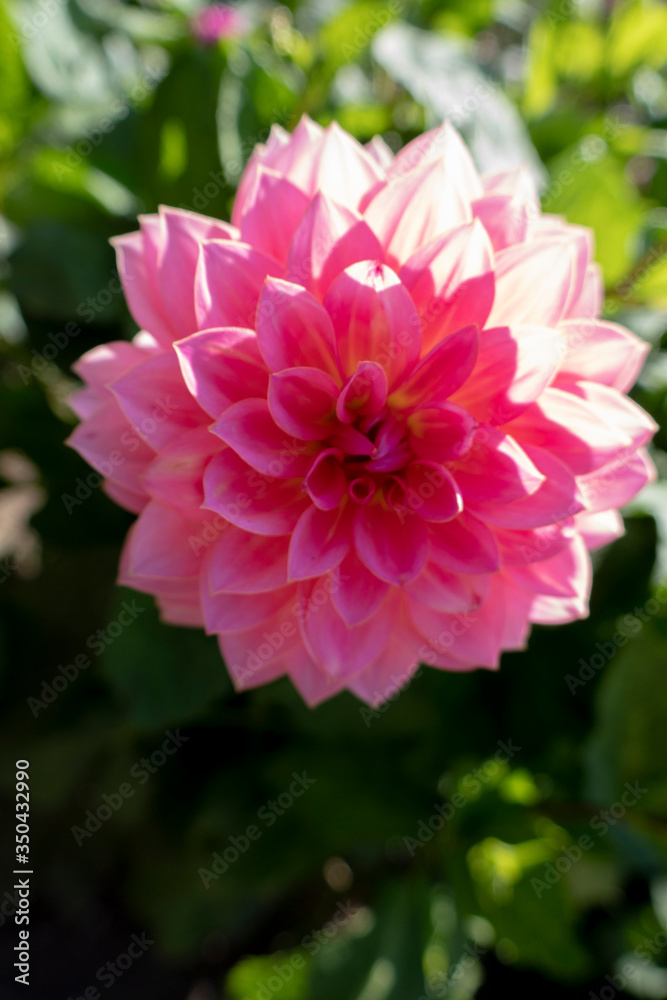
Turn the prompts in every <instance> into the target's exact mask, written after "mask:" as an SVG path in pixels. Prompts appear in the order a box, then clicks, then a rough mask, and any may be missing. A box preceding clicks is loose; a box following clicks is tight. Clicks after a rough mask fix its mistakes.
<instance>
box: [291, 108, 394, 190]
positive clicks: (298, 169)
mask: <svg viewBox="0 0 667 1000" xmlns="http://www.w3.org/2000/svg"><path fill="white" fill-rule="evenodd" d="M302 121H303V119H302ZM310 125H312V122H311V123H310ZM300 128H301V124H300V125H299V126H298V128H297V129H296V130H295V132H294V137H293V141H294V138H296V133H297V131H298V130H299V129H300ZM275 169H276V170H280V171H284V172H285V173H286V175H287V177H288V178H289V180H290V181H291V182H292V183H293V184H296V185H297V187H300V188H301V190H302V191H304V192H305V193H306V194H307V195H308V197H309V198H312V197H314V196H315V195H316V194H317V192H318V191H322V192H323V193H324V194H325V195H327V196H328V197H329V198H333V199H335V200H336V201H339V202H341V204H344V205H350V206H351V207H352V208H355V209H356V208H358V207H359V205H360V203H361V202H362V200H363V198H364V195H365V194H366V193H367V192H368V191H369V190H371V189H372V188H374V187H375V185H376V184H377V183H378V181H380V180H382V177H383V171H382V170H381V169H380V167H378V166H377V164H376V162H375V160H374V158H373V157H372V156H370V155H369V154H368V152H367V151H366V150H365V149H364V147H363V146H361V145H360V144H359V143H358V142H357V141H356V140H355V139H353V138H352V136H351V135H349V134H348V133H347V132H345V131H343V129H342V128H341V127H340V125H339V124H338V122H335V121H334V122H331V124H330V125H327V127H326V128H325V129H324V132H323V133H321V134H320V136H319V137H318V141H316V142H313V141H312V138H310V141H309V142H308V150H307V153H306V154H304V155H298V154H296V155H294V156H293V157H291V158H290V162H289V166H288V167H287V169H286V166H285V160H282V161H281V162H278V163H276V164H275Z"/></svg>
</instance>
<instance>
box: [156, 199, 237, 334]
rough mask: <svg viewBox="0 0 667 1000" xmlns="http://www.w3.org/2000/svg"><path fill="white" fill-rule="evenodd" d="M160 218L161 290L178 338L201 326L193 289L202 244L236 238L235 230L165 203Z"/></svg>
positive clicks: (167, 312)
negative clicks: (162, 242) (162, 240)
mask: <svg viewBox="0 0 667 1000" xmlns="http://www.w3.org/2000/svg"><path fill="white" fill-rule="evenodd" d="M160 218H161V221H162V224H163V228H164V234H165V236H164V244H163V247H162V251H161V254H160V263H159V281H160V293H161V296H162V301H163V302H164V309H165V314H166V315H167V316H168V317H169V322H170V324H171V327H172V329H174V330H175V331H176V332H177V334H178V338H179V339H180V338H182V337H187V335H188V334H189V333H194V331H195V330H197V329H201V327H200V326H199V325H198V323H197V316H196V315H195V296H194V291H193V289H194V280H195V272H196V271H197V262H198V260H199V250H200V247H201V245H202V243H203V242H204V241H205V240H213V239H221V240H229V239H236V238H237V237H238V232H237V231H236V230H235V229H234V227H233V226H229V225H228V224H227V223H226V222H220V221H219V220H218V219H208V218H206V217H205V216H203V215H197V214H196V213H195V212H187V211H184V210H183V209H180V208H166V207H165V206H164V205H161V206H160ZM206 325H207V326H213V325H214V324H213V323H207V324H206ZM151 332H152V331H151Z"/></svg>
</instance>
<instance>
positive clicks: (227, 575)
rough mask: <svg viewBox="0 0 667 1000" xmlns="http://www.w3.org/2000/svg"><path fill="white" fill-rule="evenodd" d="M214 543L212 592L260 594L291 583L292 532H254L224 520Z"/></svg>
mask: <svg viewBox="0 0 667 1000" xmlns="http://www.w3.org/2000/svg"><path fill="white" fill-rule="evenodd" d="M210 544H211V545H212V546H213V547H212V549H211V554H210V556H209V562H208V582H209V587H210V589H211V593H213V594H218V593H237V594H260V593H263V592H264V591H269V590H274V589H275V588H277V587H283V586H285V584H286V583H287V552H288V549H289V536H287V535H280V536H279V537H275V538H271V537H267V536H266V535H253V534H251V533H250V532H249V531H242V530H241V528H237V527H236V525H235V524H229V523H225V522H223V523H222V524H221V526H220V531H219V532H218V533H217V537H216V536H215V535H214V536H213V540H212V541H211V543H210Z"/></svg>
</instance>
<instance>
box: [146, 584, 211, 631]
mask: <svg viewBox="0 0 667 1000" xmlns="http://www.w3.org/2000/svg"><path fill="white" fill-rule="evenodd" d="M196 582H197V581H194V580H192V581H190V584H189V586H188V587H184V588H183V590H182V591H181V592H180V593H178V594H169V595H164V594H161V595H156V597H155V601H156V604H157V606H158V610H159V612H160V618H161V620H162V621H163V622H168V623H169V624H170V625H187V626H189V627H190V628H203V627H204V616H203V614H202V610H201V602H200V600H199V593H198V591H197V588H196Z"/></svg>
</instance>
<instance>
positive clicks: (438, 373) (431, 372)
mask: <svg viewBox="0 0 667 1000" xmlns="http://www.w3.org/2000/svg"><path fill="white" fill-rule="evenodd" d="M478 342H479V336H478V333H477V327H475V326H466V327H464V328H463V329H462V330H458V331H457V332H456V333H452V334H451V335H450V336H449V337H447V338H446V339H445V340H443V341H442V342H441V343H439V344H436V346H435V347H434V348H433V349H432V350H431V351H429V353H428V354H427V355H426V357H425V358H422V360H421V361H420V362H419V364H418V365H417V367H416V368H415V370H414V371H413V373H412V375H410V377H409V378H408V379H407V381H405V382H403V384H402V385H400V386H399V387H398V388H397V389H396V390H395V391H394V392H393V393H392V395H391V398H390V400H389V405H390V406H392V407H396V408H398V409H401V410H407V409H413V408H414V407H416V406H423V405H424V404H426V403H431V402H438V403H439V402H444V401H445V400H446V399H447V398H448V397H449V396H451V395H452V393H454V392H456V390H457V389H459V388H460V387H461V386H462V385H463V383H464V382H466V380H467V379H468V378H469V377H470V374H471V372H472V371H473V369H474V367H475V363H476V361H477V351H478Z"/></svg>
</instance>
